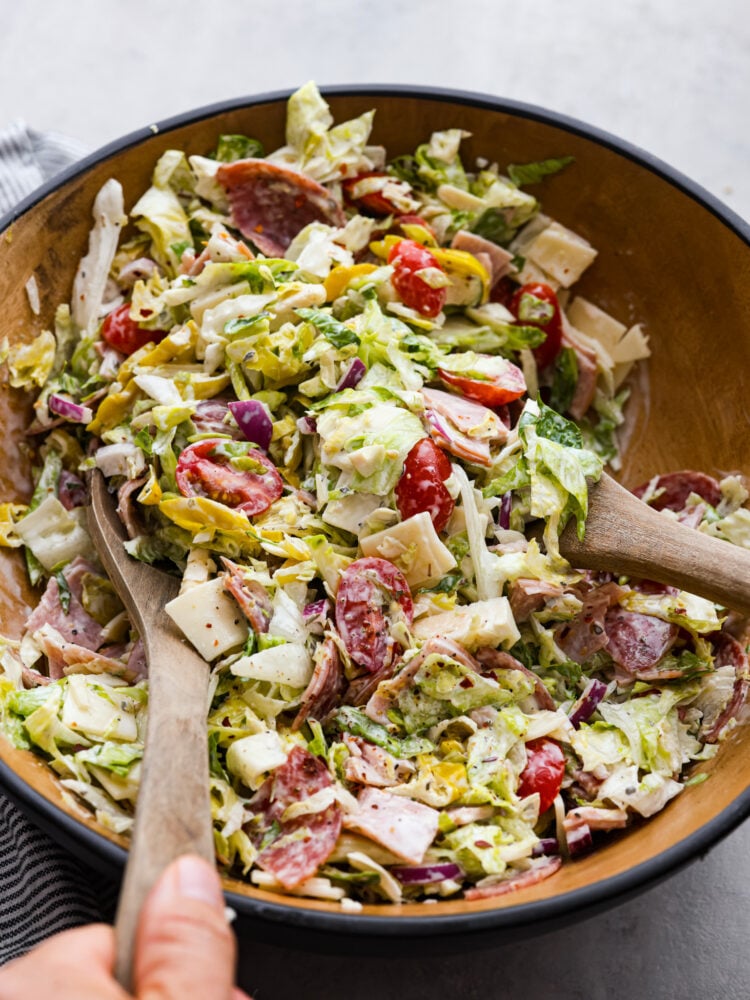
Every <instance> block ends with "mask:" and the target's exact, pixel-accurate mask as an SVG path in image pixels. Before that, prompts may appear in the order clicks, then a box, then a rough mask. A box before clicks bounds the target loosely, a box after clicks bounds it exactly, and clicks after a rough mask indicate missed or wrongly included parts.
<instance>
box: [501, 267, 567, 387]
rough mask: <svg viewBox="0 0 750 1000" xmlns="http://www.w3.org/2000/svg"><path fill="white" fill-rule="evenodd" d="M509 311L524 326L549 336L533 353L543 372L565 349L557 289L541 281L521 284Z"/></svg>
mask: <svg viewBox="0 0 750 1000" xmlns="http://www.w3.org/2000/svg"><path fill="white" fill-rule="evenodd" d="M509 308H510V311H511V312H512V313H513V315H514V316H515V317H516V319H517V320H519V321H520V322H521V323H523V325H524V326H536V327H538V328H539V329H540V330H544V332H545V333H546V334H547V338H546V340H545V341H544V342H543V343H541V344H540V345H539V347H535V348H533V354H534V357H535V358H536V363H537V365H538V366H539V368H540V369H542V368H546V367H547V366H548V365H551V364H552V362H553V361H554V360H555V358H556V357H557V355H558V354H559V353H560V348H561V347H562V317H561V314H560V303H559V302H558V301H557V296H556V295H555V292H554V289H552V288H550V286H549V285H545V284H544V283H543V282H541V281H532V282H530V283H529V284H528V285H521V287H520V288H519V289H518V291H517V292H516V293H515V294H514V296H513V298H512V299H511V301H510V306H509Z"/></svg>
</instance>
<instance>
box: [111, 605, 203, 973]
mask: <svg viewBox="0 0 750 1000" xmlns="http://www.w3.org/2000/svg"><path fill="white" fill-rule="evenodd" d="M165 617H166V615H165ZM146 642H147V645H150V648H149V650H148V660H149V663H150V664H151V669H150V672H149V678H150V679H149V709H148V723H147V732H146V742H145V747H144V756H143V771H142V777H141V786H140V791H139V794H138V807H137V810H136V818H135V827H134V830H133V839H132V843H131V846H130V854H129V857H128V865H127V868H126V871H125V877H124V879H123V885H122V890H121V892H120V900H119V903H118V907H117V916H116V919H115V940H116V945H117V959H116V963H115V975H116V977H117V981H118V982H119V983H120V985H121V986H123V987H124V988H125V989H127V990H128V991H130V992H132V989H133V959H134V955H135V945H136V931H137V926H138V920H139V916H140V913H141V910H142V908H143V904H144V902H145V900H146V897H147V896H148V894H149V892H150V891H151V888H152V887H153V885H154V883H155V882H156V880H157V879H158V878H159V876H160V875H161V873H162V872H163V870H164V869H165V868H166V867H167V865H169V864H170V862H172V861H174V860H175V858H177V857H179V856H180V855H181V854H198V855H199V856H200V857H202V858H204V859H205V860H206V861H208V862H210V863H211V864H213V863H214V845H213V836H212V832H211V830H212V824H211V805H210V801H209V794H208V775H207V771H208V735H207V733H208V730H207V728H206V712H207V680H208V667H207V665H206V664H205V663H204V662H203V660H201V659H200V658H199V657H198V656H196V655H195V653H193V652H192V650H189V649H187V648H186V647H185V644H184V642H183V641H181V640H180V638H179V636H178V635H177V634H176V632H172V631H171V630H170V631H167V630H166V627H165V629H164V630H160V631H159V633H158V634H156V636H155V637H154V638H152V639H150V640H149V637H148V636H147V637H146ZM177 691H179V710H176V709H175V707H174V705H171V706H170V701H172V702H174V700H175V698H176V692H177Z"/></svg>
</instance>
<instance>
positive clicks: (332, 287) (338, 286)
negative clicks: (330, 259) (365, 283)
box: [323, 264, 377, 302]
mask: <svg viewBox="0 0 750 1000" xmlns="http://www.w3.org/2000/svg"><path fill="white" fill-rule="evenodd" d="M376 270H377V268H376V267H375V265H374V264H353V265H352V266H351V267H334V269H333V270H332V271H331V273H330V274H329V275H328V277H327V278H326V280H325V281H324V282H323V287H324V288H325V290H326V302H333V300H334V299H337V298H338V297H339V295H342V294H343V293H344V291H345V289H346V288H347V286H348V285H349V284H350V283H351V282H352V281H354V279H355V278H361V277H363V276H364V275H365V274H370V273H371V272H372V271H376Z"/></svg>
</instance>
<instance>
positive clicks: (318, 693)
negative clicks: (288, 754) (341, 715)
mask: <svg viewBox="0 0 750 1000" xmlns="http://www.w3.org/2000/svg"><path fill="white" fill-rule="evenodd" d="M343 688H344V670H343V667H342V665H341V657H340V656H339V651H338V649H337V648H336V643H335V642H334V641H333V639H330V638H328V639H326V640H325V642H324V643H323V645H322V646H319V647H318V651H317V652H316V654H315V669H314V670H313V675H312V677H311V678H310V683H309V684H308V685H307V688H306V690H305V693H304V694H303V695H302V704H301V705H300V709H299V711H298V712H297V716H296V718H295V720H294V722H293V723H292V729H295V730H296V729H299V728H300V727H301V726H302V724H303V723H304V722H305V720H306V719H308V718H310V717H312V718H313V719H318V720H320V719H324V718H325V716H326V715H327V714H328V713H329V712H330V711H331V709H332V708H334V706H335V705H336V704H337V703H338V701H339V698H340V696H341V692H342V690H343Z"/></svg>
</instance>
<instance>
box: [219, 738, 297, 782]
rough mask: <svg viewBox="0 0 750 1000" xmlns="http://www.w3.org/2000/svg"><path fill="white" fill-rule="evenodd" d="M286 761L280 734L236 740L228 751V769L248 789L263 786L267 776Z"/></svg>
mask: <svg viewBox="0 0 750 1000" xmlns="http://www.w3.org/2000/svg"><path fill="white" fill-rule="evenodd" d="M285 760H286V751H285V750H284V748H283V746H282V743H281V740H280V738H279V736H278V733H275V732H272V731H270V730H269V731H268V732H265V733H256V734H255V735H254V736H244V737H243V738H242V739H241V740H235V741H234V743H232V745H231V746H230V747H229V749H228V750H227V768H228V769H229V771H230V772H231V773H232V774H234V775H236V776H237V777H238V778H239V779H240V780H241V781H242V782H244V784H246V785H247V787H248V788H252V789H253V790H255V789H256V788H260V786H261V785H262V784H263V781H264V779H265V776H266V774H267V773H268V772H269V771H272V770H273V769H274V768H277V767H280V766H281V765H282V764H283V763H284V761H285Z"/></svg>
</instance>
